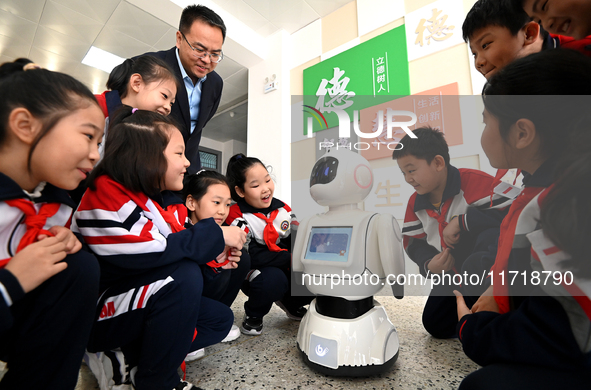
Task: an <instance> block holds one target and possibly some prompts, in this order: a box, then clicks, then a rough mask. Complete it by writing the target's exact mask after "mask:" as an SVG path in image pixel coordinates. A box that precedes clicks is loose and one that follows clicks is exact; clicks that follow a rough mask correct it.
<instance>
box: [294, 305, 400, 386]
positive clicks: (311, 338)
mask: <svg viewBox="0 0 591 390" xmlns="http://www.w3.org/2000/svg"><path fill="white" fill-rule="evenodd" d="M297 343H298V349H299V350H300V351H301V352H302V355H303V359H304V362H305V363H306V364H307V365H308V366H310V367H311V368H313V369H315V370H316V371H318V372H321V373H323V374H326V375H334V376H370V375H375V374H379V373H382V372H385V371H387V370H389V369H390V368H391V367H392V366H393V365H394V363H395V362H396V359H397V358H398V351H399V342H398V334H397V333H396V328H395V327H394V325H392V323H391V322H390V320H389V319H388V316H387V314H386V311H385V310H384V308H383V307H382V306H381V305H380V304H379V303H377V302H376V304H375V306H374V307H373V308H372V309H370V310H369V311H367V312H366V313H364V314H363V315H361V316H359V317H357V318H353V319H340V318H333V317H327V316H324V315H322V314H319V313H318V311H317V310H316V300H314V301H312V303H311V304H310V309H309V310H308V312H307V313H306V315H305V316H304V318H302V322H301V324H300V328H299V330H298V337H297Z"/></svg>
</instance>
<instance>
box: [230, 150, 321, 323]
mask: <svg viewBox="0 0 591 390" xmlns="http://www.w3.org/2000/svg"><path fill="white" fill-rule="evenodd" d="M226 175H227V177H228V181H229V182H230V190H231V192H232V199H234V200H235V201H236V204H234V205H233V206H232V207H231V208H230V214H229V215H228V218H227V220H226V222H227V223H228V224H229V225H231V226H238V227H240V228H242V229H244V231H245V232H247V233H248V236H249V238H250V241H249V243H248V251H247V252H248V255H250V262H251V271H250V273H249V274H248V275H247V277H246V281H245V285H244V287H243V290H244V291H245V293H246V294H247V295H248V296H249V299H248V301H246V302H245V303H244V311H245V316H244V320H243V322H242V327H241V331H242V333H244V334H255V335H256V334H260V333H261V332H262V329H263V317H264V316H265V315H266V314H267V313H268V312H269V310H271V306H272V305H273V302H275V303H276V304H277V305H278V306H279V307H280V308H281V309H283V310H284V311H285V312H286V314H287V316H288V317H289V318H292V319H295V320H300V319H301V318H302V317H303V316H304V314H305V313H306V309H305V308H304V307H303V306H304V305H306V304H308V303H310V301H311V300H312V297H305V296H303V297H298V296H292V294H291V228H292V225H297V220H296V219H295V215H293V213H292V212H291V208H290V207H289V206H288V205H287V204H285V203H284V202H282V201H280V200H279V199H276V198H274V197H273V193H274V191H275V184H274V183H273V180H272V179H271V176H270V175H269V172H268V171H267V168H266V167H265V166H264V165H263V163H262V162H261V161H260V160H259V159H258V158H255V157H246V156H244V155H243V154H237V155H235V156H233V157H232V158H231V159H230V161H229V162H228V169H227V170H226ZM243 256H244V255H243Z"/></svg>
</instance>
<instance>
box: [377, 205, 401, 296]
mask: <svg viewBox="0 0 591 390" xmlns="http://www.w3.org/2000/svg"><path fill="white" fill-rule="evenodd" d="M378 245H379V250H380V258H381V259H382V267H384V271H385V273H386V275H393V276H394V277H396V276H397V275H400V274H404V272H405V270H404V248H403V245H402V233H401V232H400V227H399V226H398V223H397V222H396V220H395V219H394V217H393V216H392V215H390V214H380V216H379V219H378ZM391 281H392V276H390V282H391ZM391 287H392V293H393V294H394V296H395V297H396V298H398V299H402V297H404V285H398V284H392V285H391Z"/></svg>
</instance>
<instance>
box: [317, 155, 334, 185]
mask: <svg viewBox="0 0 591 390" xmlns="http://www.w3.org/2000/svg"><path fill="white" fill-rule="evenodd" d="M338 165H339V161H338V160H337V159H336V158H334V157H328V156H326V157H323V158H321V159H320V160H318V161H316V164H315V165H314V168H313V169H312V175H311V177H310V187H312V186H313V185H315V184H327V183H330V182H331V181H333V180H334V178H335V177H336V175H337V170H338Z"/></svg>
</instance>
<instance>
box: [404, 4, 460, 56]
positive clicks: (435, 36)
mask: <svg viewBox="0 0 591 390" xmlns="http://www.w3.org/2000/svg"><path fill="white" fill-rule="evenodd" d="M464 19H465V15H464V5H463V1H462V0H437V1H435V2H433V3H430V4H428V5H426V6H424V7H422V8H419V9H418V10H416V11H413V12H410V13H408V14H407V15H406V16H405V18H404V22H405V25H404V26H405V28H406V39H407V49H408V61H409V62H410V61H413V60H416V59H418V58H421V57H424V56H427V55H429V54H433V53H436V52H438V51H441V50H445V49H447V48H450V47H452V46H455V45H458V44H460V43H464V40H463V39H462V24H463V23H464Z"/></svg>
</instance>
